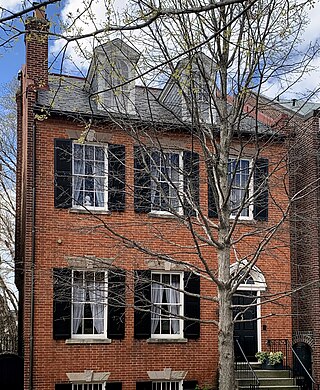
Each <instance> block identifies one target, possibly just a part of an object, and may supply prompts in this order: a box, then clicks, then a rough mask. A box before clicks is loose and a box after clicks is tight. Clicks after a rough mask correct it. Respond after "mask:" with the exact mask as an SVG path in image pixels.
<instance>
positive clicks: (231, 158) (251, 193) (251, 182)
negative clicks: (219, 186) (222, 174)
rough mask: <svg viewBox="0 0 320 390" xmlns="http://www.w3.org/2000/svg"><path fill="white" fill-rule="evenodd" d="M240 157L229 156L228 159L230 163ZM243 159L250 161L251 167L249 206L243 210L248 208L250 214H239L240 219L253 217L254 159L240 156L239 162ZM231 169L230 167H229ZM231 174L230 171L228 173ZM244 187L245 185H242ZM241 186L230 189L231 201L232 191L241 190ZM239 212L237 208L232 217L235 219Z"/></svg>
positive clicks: (249, 175) (249, 165)
mask: <svg viewBox="0 0 320 390" xmlns="http://www.w3.org/2000/svg"><path fill="white" fill-rule="evenodd" d="M237 160H238V158H237V157H229V160H228V164H229V163H230V162H231V161H237ZM241 161H248V163H249V164H248V168H249V173H248V178H249V180H250V181H249V186H248V199H249V200H250V201H249V203H248V205H247V207H244V208H243V209H242V210H241V212H243V211H244V210H245V209H248V215H241V214H240V215H239V219H241V220H252V219H253V201H252V199H253V190H254V189H253V175H252V169H253V165H252V159H251V158H240V159H239V161H238V164H241ZM228 169H229V168H228ZM228 175H229V173H228ZM246 186H247V184H246V185H245V187H246ZM241 188H242V189H243V187H241ZM241 188H239V189H231V191H230V201H231V195H232V191H236V190H240V191H241ZM237 213H238V210H235V211H234V212H232V211H231V214H230V218H231V219H234V218H235V217H236V215H237Z"/></svg>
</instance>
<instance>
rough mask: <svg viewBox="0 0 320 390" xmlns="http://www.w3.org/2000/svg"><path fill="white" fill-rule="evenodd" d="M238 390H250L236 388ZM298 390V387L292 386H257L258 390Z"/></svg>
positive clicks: (247, 388)
mask: <svg viewBox="0 0 320 390" xmlns="http://www.w3.org/2000/svg"><path fill="white" fill-rule="evenodd" d="M238 389H239V390H250V387H248V386H244V387H242V386H239V387H238ZM298 389H299V386H295V385H292V386H279V385H276V386H259V390H298Z"/></svg>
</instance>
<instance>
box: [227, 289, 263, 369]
mask: <svg viewBox="0 0 320 390" xmlns="http://www.w3.org/2000/svg"><path fill="white" fill-rule="evenodd" d="M256 302H257V293H256V292H255V291H237V292H236V294H235V295H234V297H233V305H240V306H242V307H237V308H235V309H234V316H236V315H237V314H238V317H237V320H238V321H239V320H241V321H240V322H236V323H235V324H234V340H235V357H236V360H237V361H243V360H244V357H243V355H242V353H241V352H240V350H239V347H238V344H237V343H236V340H238V342H239V344H240V345H241V348H242V350H243V352H244V353H245V355H246V357H247V359H248V360H249V361H250V362H252V361H256V358H255V354H256V352H257V351H258V334H257V305H256ZM251 304H253V306H250V307H248V306H247V305H251Z"/></svg>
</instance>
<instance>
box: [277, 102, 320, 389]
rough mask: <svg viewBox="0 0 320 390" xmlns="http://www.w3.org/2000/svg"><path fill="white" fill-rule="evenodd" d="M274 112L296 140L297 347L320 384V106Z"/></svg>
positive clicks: (291, 105) (280, 105)
mask: <svg viewBox="0 0 320 390" xmlns="http://www.w3.org/2000/svg"><path fill="white" fill-rule="evenodd" d="M274 107H276V109H277V110H281V111H282V112H283V113H284V114H285V115H286V116H287V118H288V119H289V122H290V127H291V129H292V131H291V134H292V135H293V136H292V137H291V141H290V144H291V148H290V159H291V164H290V166H291V175H290V176H291V183H290V188H291V193H292V195H293V202H292V210H291V267H292V288H293V291H294V294H293V299H292V303H293V308H292V316H293V317H292V318H293V321H292V323H293V340H292V341H293V345H294V348H295V350H296V351H297V352H298V354H299V356H300V358H301V360H302V361H303V363H304V365H305V366H306V368H307V369H308V371H309V372H310V374H311V375H312V376H313V378H314V380H315V381H316V383H317V384H318V383H320V295H319V280H320V261H319V258H320V244H319V243H320V240H319V238H320V229H319V226H320V225H319V217H320V214H319V212H320V204H319V200H320V192H319V148H320V144H319V140H320V138H319V118H320V104H319V103H316V102H307V101H305V100H299V99H292V100H291V101H283V100H280V101H278V102H277V103H276V104H275V105H274Z"/></svg>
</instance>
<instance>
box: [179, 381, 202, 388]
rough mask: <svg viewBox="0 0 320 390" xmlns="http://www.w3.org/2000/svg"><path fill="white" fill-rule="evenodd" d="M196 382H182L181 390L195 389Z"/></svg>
mask: <svg viewBox="0 0 320 390" xmlns="http://www.w3.org/2000/svg"><path fill="white" fill-rule="evenodd" d="M197 384H198V381H183V385H182V387H183V390H195V389H196V387H197Z"/></svg>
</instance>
